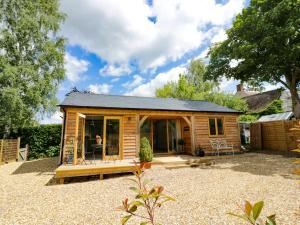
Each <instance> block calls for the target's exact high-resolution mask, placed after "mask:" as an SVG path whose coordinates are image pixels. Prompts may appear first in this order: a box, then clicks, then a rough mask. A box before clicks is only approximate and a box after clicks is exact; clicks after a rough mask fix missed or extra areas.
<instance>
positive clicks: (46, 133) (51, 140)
mask: <svg viewBox="0 0 300 225" xmlns="http://www.w3.org/2000/svg"><path fill="white" fill-rule="evenodd" d="M11 136H12V137H21V146H25V145H26V144H28V145H29V156H28V157H29V159H37V158H43V157H53V156H57V155H59V149H60V141H61V125H60V124H55V125H52V124H51V125H40V126H35V127H27V128H22V129H19V130H18V131H17V132H15V133H13V134H11Z"/></svg>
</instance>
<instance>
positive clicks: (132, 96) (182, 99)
mask: <svg viewBox="0 0 300 225" xmlns="http://www.w3.org/2000/svg"><path fill="white" fill-rule="evenodd" d="M70 94H71V95H72V94H82V95H99V96H113V97H124V98H127V97H130V98H148V99H174V100H181V101H196V102H200V101H201V102H210V101H206V100H200V99H199V100H197V99H184V98H172V97H167V98H163V97H150V96H134V95H113V94H98V93H92V92H72V93H70ZM66 97H67V96H66ZM210 103H213V102H210ZM214 104H216V103H214Z"/></svg>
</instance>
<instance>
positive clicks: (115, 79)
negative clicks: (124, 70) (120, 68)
mask: <svg viewBox="0 0 300 225" xmlns="http://www.w3.org/2000/svg"><path fill="white" fill-rule="evenodd" d="M119 80H120V78H119V77H116V78H114V79H111V81H110V82H111V83H116V82H118V81H119Z"/></svg>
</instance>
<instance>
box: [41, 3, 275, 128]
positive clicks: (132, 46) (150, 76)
mask: <svg viewBox="0 0 300 225" xmlns="http://www.w3.org/2000/svg"><path fill="white" fill-rule="evenodd" d="M246 5H247V1H246V0H147V1H146V0H109V1H107V0H72V1H70V0H61V7H60V8H61V11H62V12H64V13H66V15H67V18H66V20H65V22H64V24H63V25H62V29H61V32H60V35H62V36H64V37H65V38H66V39H67V45H66V54H65V70H66V78H65V80H64V81H63V82H62V84H61V85H60V87H59V90H58V93H57V97H58V99H59V101H62V100H63V99H64V96H65V94H66V93H68V92H69V91H70V89H71V88H72V87H74V86H76V87H77V89H79V90H88V91H92V92H94V93H99V94H112V95H134V96H154V95H155V90H156V89H157V88H160V87H162V86H163V85H164V84H166V83H167V82H169V81H176V80H178V77H179V74H180V73H182V72H184V71H185V69H186V66H187V64H188V62H189V61H190V60H191V59H198V58H205V57H206V55H207V52H208V48H209V46H211V45H212V44H213V43H215V42H219V41H222V40H224V39H226V33H225V30H226V29H228V28H229V27H230V26H231V25H232V21H233V19H234V18H235V16H236V15H237V14H238V13H240V12H241V10H242V9H243V8H244V7H245V6H246ZM206 61H207V59H206ZM237 84H238V81H235V80H224V82H222V84H221V90H222V91H225V92H234V91H235V87H236V85H237ZM269 88H272V87H271V86H270V87H267V89H269ZM60 122H61V118H60V113H59V112H55V113H54V114H53V115H49V116H48V117H46V118H44V120H43V121H41V123H60Z"/></svg>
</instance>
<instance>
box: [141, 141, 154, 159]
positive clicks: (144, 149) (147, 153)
mask: <svg viewBox="0 0 300 225" xmlns="http://www.w3.org/2000/svg"><path fill="white" fill-rule="evenodd" d="M139 157H140V161H141V162H151V161H152V159H153V152H152V149H151V145H150V143H149V141H148V139H147V138H146V137H143V138H142V139H141V144H140V154H139Z"/></svg>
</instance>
